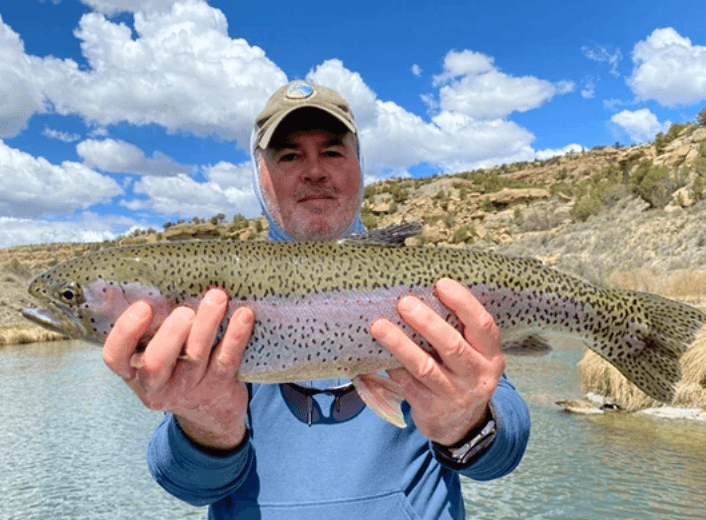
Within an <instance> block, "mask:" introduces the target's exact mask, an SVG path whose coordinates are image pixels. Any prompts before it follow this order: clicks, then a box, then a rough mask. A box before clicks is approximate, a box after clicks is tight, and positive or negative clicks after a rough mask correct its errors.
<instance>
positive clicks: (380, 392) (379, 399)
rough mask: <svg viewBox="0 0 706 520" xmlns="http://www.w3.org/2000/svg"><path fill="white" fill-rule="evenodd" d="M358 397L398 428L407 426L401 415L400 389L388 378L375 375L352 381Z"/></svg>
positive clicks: (359, 377)
mask: <svg viewBox="0 0 706 520" xmlns="http://www.w3.org/2000/svg"><path fill="white" fill-rule="evenodd" d="M353 386H355V389H356V391H357V392H358V395H359V396H360V398H361V399H362V400H363V402H364V403H365V404H366V405H367V406H368V407H369V408H370V409H371V410H373V411H374V412H375V413H376V414H378V415H379V416H380V417H382V418H383V419H385V420H386V421H387V422H389V423H391V424H394V425H395V426H397V427H398V428H404V427H406V426H407V423H405V420H404V415H403V414H402V401H403V400H404V399H403V397H402V387H401V386H400V385H399V384H397V383H395V382H394V381H393V380H392V379H390V378H389V377H385V376H381V375H378V374H375V373H372V374H362V375H359V376H357V377H356V378H354V379H353Z"/></svg>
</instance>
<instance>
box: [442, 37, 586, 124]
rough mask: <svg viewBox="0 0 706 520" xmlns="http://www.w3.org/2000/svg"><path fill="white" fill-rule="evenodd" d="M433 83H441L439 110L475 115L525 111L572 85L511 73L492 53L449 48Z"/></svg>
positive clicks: (499, 115) (492, 116) (498, 115)
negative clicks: (502, 68) (507, 72)
mask: <svg viewBox="0 0 706 520" xmlns="http://www.w3.org/2000/svg"><path fill="white" fill-rule="evenodd" d="M434 83H435V85H437V86H440V87H441V88H440V91H439V99H440V103H439V105H440V107H441V109H442V110H448V111H454V112H460V113H462V114H466V115H468V116H470V117H473V118H474V119H497V118H503V117H505V116H507V115H508V114H510V113H512V112H526V111H528V110H532V109H534V108H537V107H539V106H541V105H543V104H544V103H546V102H547V101H549V100H550V99H552V98H553V97H554V96H556V95H561V94H567V93H569V92H572V91H573V90H574V89H575V85H574V83H573V82H571V81H560V82H557V83H552V82H550V81H547V80H543V79H539V78H536V77H534V76H522V77H516V76H511V75H509V74H506V73H504V72H502V71H501V70H500V69H499V68H498V67H497V66H496V65H495V63H494V59H493V58H492V57H490V56H486V55H484V54H482V53H479V52H475V51H471V50H464V51H461V52H457V51H450V52H449V53H448V54H447V55H446V57H445V58H444V71H443V72H442V73H441V74H439V75H437V76H434Z"/></svg>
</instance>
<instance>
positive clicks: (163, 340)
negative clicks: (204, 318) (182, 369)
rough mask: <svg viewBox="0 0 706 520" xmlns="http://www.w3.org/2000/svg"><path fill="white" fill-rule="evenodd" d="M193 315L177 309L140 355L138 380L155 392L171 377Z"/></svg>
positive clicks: (188, 310) (185, 308)
mask: <svg viewBox="0 0 706 520" xmlns="http://www.w3.org/2000/svg"><path fill="white" fill-rule="evenodd" d="M194 316H195V313H194V311H193V310H192V309H189V308H188V307H177V308H176V309H174V310H173V311H172V313H171V314H170V315H169V317H168V318H167V319H166V320H164V323H162V325H161V326H160V327H159V330H157V332H156V333H155V335H154V337H153V338H152V340H151V341H150V342H149V345H147V348H146V349H145V352H144V354H143V355H142V368H141V369H140V373H139V375H140V380H141V381H142V382H143V383H144V384H146V385H147V386H148V387H149V388H150V389H151V390H153V391H155V390H157V389H159V388H161V387H162V385H164V383H165V382H166V381H167V380H168V379H169V377H170V376H171V375H172V371H173V370H174V366H175V365H176V362H177V359H178V358H179V355H180V354H181V351H182V349H183V347H184V343H186V339H187V338H188V336H189V331H190V330H191V326H192V324H193V322H194Z"/></svg>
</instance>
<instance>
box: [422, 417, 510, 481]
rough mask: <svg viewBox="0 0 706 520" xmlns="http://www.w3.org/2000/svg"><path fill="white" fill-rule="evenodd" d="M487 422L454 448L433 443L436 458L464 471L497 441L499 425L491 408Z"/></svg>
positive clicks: (472, 431)
mask: <svg viewBox="0 0 706 520" xmlns="http://www.w3.org/2000/svg"><path fill="white" fill-rule="evenodd" d="M488 408H489V413H488V414H487V415H486V419H485V421H484V422H483V423H482V424H481V425H480V426H479V427H477V428H474V429H473V430H471V431H470V432H469V433H468V435H466V436H465V437H464V438H463V439H461V440H460V441H459V442H457V443H456V444H454V445H452V446H444V445H442V444H439V443H437V442H432V446H433V448H434V452H435V454H436V457H437V458H438V459H439V460H440V461H441V462H443V463H444V464H445V465H447V466H449V467H451V468H453V469H463V468H466V467H468V466H470V465H471V464H472V463H473V462H475V461H476V459H478V458H479V457H480V456H481V455H483V453H485V452H486V450H487V449H488V448H489V447H490V445H491V444H492V443H493V440H495V434H496V432H497V423H496V420H495V410H493V407H492V406H489V407H488Z"/></svg>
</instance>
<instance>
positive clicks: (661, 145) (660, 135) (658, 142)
mask: <svg viewBox="0 0 706 520" xmlns="http://www.w3.org/2000/svg"><path fill="white" fill-rule="evenodd" d="M668 144H669V140H667V136H666V135H664V132H657V135H656V136H655V152H656V153H657V155H662V154H663V153H664V149H665V148H666V147H667V145H668Z"/></svg>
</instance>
